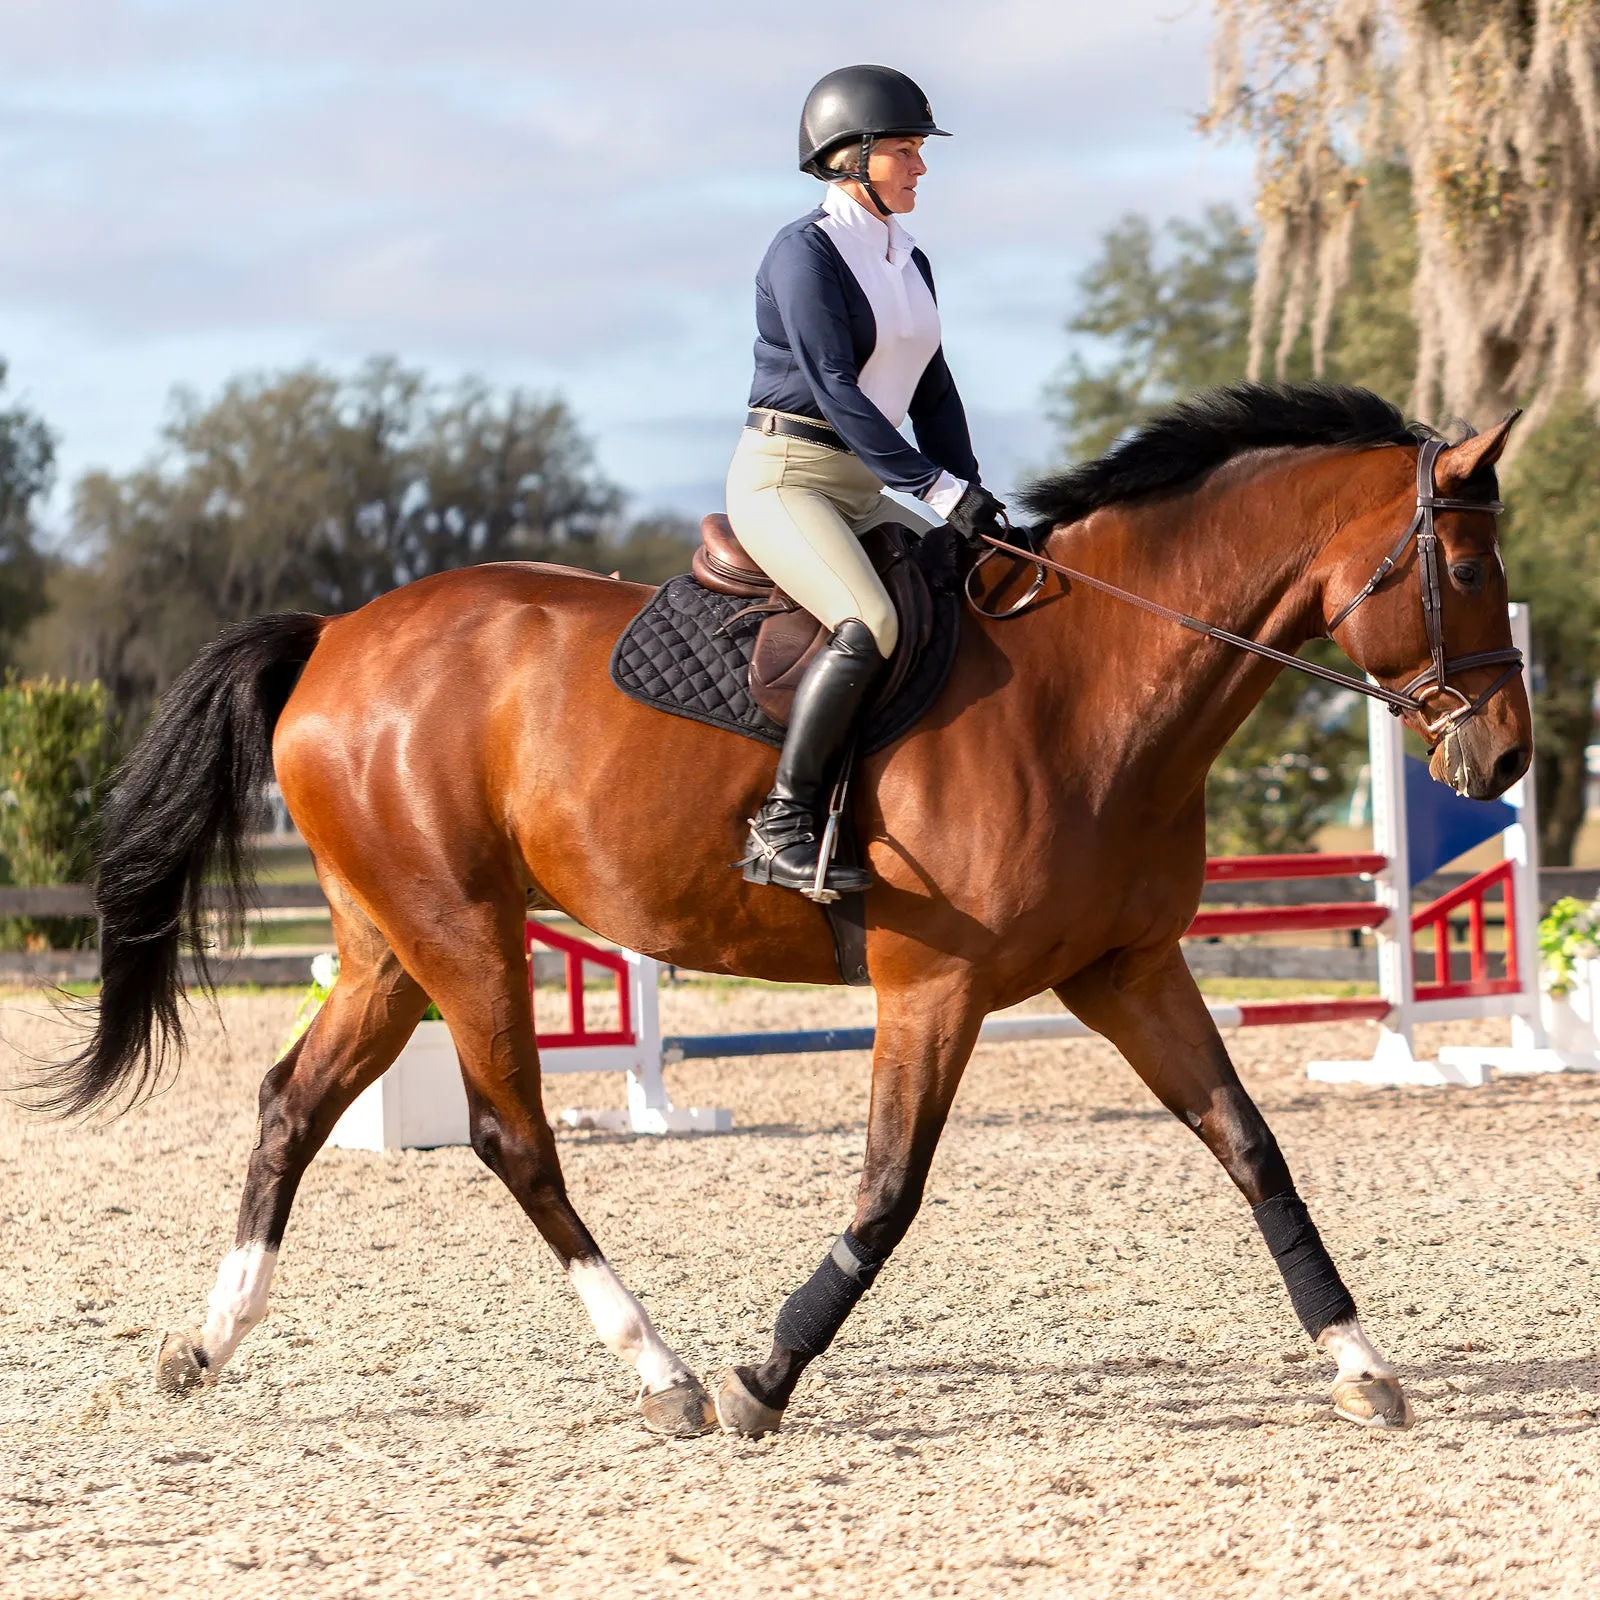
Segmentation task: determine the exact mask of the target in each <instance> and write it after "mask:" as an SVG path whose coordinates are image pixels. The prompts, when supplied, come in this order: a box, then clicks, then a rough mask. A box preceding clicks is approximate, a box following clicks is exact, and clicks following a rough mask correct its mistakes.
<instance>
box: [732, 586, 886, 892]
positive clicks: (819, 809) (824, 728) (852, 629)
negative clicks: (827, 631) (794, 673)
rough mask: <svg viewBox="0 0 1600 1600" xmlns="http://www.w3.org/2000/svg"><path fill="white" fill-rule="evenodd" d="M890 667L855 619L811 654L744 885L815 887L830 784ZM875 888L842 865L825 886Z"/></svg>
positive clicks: (754, 823) (867, 877)
mask: <svg viewBox="0 0 1600 1600" xmlns="http://www.w3.org/2000/svg"><path fill="white" fill-rule="evenodd" d="M884 666H885V662H884V659H883V657H882V656H881V655H879V654H878V646H877V644H876V643H875V642H874V640H873V637H872V633H871V630H870V629H869V628H868V627H867V625H866V623H864V622H860V621H858V620H857V619H856V618H854V617H848V618H846V620H845V621H843V622H841V623H840V624H839V626H838V627H837V628H836V629H835V630H834V633H833V637H832V638H831V639H830V640H829V641H828V643H827V644H826V645H825V646H824V647H823V648H822V649H821V650H819V651H818V652H817V653H816V655H815V657H813V659H812V662H811V665H810V666H809V667H807V668H806V674H805V676H804V677H803V678H802V679H801V680H800V687H799V688H798V689H796V690H795V692H794V708H793V710H791V711H790V713H789V728H788V732H787V733H786V734H785V736H784V741H783V753H782V754H781V755H780V756H779V757H778V779H777V782H776V783H774V784H773V786H772V792H771V793H770V794H769V795H768V796H767V798H766V799H765V800H764V801H763V802H762V805H761V809H760V810H759V811H758V812H756V814H755V815H754V816H753V817H752V818H751V819H750V843H749V851H748V853H747V854H746V856H745V858H744V860H743V861H742V862H740V866H742V867H743V868H744V876H745V879H746V881H748V882H750V883H773V884H777V885H778V887H779V888H782V889H798V890H800V891H801V892H802V893H803V892H806V891H808V890H810V889H811V888H812V886H813V885H814V884H815V882H816V879H817V856H818V853H819V852H820V850H821V845H822V814H823V811H824V809H825V808H826V806H827V801H828V785H829V781H830V780H831V778H832V777H833V770H834V767H835V766H836V765H837V763H838V761H839V758H840V756H841V755H842V754H843V752H844V748H845V745H846V744H847V743H848V742H849V738H850V729H851V726H852V725H853V724H854V722H855V719H856V716H857V715H858V713H859V712H860V710H861V707H862V704H863V703H864V702H865V700H866V698H867V693H868V691H869V690H870V689H871V688H872V685H873V683H874V682H875V681H876V679H877V676H878V674H879V673H880V672H882V671H883V668H884ZM871 886H872V875H871V874H870V873H868V872H866V871H864V870H863V869H862V868H860V867H844V866H840V865H838V864H837V863H834V864H832V865H830V866H829V868H828V876H827V879H826V881H825V883H824V887H825V888H826V889H830V890H832V891H833V892H834V893H835V894H857V893H859V892H860V891H861V890H863V889H867V888H870V887H871Z"/></svg>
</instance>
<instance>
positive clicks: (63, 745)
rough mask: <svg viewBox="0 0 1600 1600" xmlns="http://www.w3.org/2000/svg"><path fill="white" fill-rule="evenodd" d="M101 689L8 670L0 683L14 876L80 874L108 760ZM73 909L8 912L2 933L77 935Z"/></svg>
mask: <svg viewBox="0 0 1600 1600" xmlns="http://www.w3.org/2000/svg"><path fill="white" fill-rule="evenodd" d="M113 749H114V738H113V727H112V723H111V719H110V717H109V714H108V709H107V697H106V692H105V690H104V688H103V687H102V686H101V685H100V684H98V683H65V682H56V681H52V680H51V679H48V678H43V679H23V678H18V677H17V676H16V674H15V673H11V674H9V675H8V676H7V678H6V681H5V686H4V688H0V785H3V786H0V855H3V856H4V864H5V871H6V877H7V879H8V880H9V881H10V882H12V883H15V884H24V885H44V884H58V883H83V882H86V881H87V880H88V879H89V877H90V875H91V872H92V869H93V863H94V830H95V823H96V819H97V817H98V815H99V810H100V804H101V801H102V799H103V797H104V793H105V788H106V784H107V781H108V779H109V776H110V771H111V766H112V760H113ZM90 927H91V925H90V924H88V923H87V921H86V920H85V919H82V918H46V919H15V920H14V921H13V922H12V923H11V924H9V925H8V927H7V929H6V933H7V936H8V937H7V942H8V943H11V944H12V945H16V944H18V943H23V944H27V945H30V946H43V947H50V946H57V947H59V946H66V945H71V944H75V943H79V942H82V940H83V938H84V936H85V935H86V934H87V933H88V932H89V931H90Z"/></svg>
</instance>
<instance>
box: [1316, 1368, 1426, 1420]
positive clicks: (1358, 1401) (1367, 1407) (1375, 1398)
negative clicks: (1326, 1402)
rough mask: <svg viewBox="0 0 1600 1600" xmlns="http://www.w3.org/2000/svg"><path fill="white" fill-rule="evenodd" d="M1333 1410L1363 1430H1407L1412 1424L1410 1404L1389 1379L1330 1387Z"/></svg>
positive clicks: (1360, 1380) (1349, 1381)
mask: <svg viewBox="0 0 1600 1600" xmlns="http://www.w3.org/2000/svg"><path fill="white" fill-rule="evenodd" d="M1333 1409H1334V1412H1335V1414H1336V1415H1338V1416H1341V1417H1343V1418H1344V1419H1345V1421H1346V1422H1356V1423H1359V1424H1360V1425H1361V1426H1362V1427H1363V1428H1394V1429H1399V1428H1409V1427H1410V1426H1411V1424H1412V1422H1413V1421H1414V1420H1415V1418H1414V1417H1413V1416H1412V1412H1411V1402H1410V1401H1409V1400H1407V1399H1406V1396H1405V1391H1404V1390H1403V1389H1402V1388H1401V1387H1400V1385H1399V1383H1398V1382H1397V1381H1396V1380H1395V1379H1393V1378H1349V1379H1346V1380H1345V1381H1344V1382H1343V1383H1336V1384H1334V1386H1333Z"/></svg>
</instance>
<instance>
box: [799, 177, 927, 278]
mask: <svg viewBox="0 0 1600 1600" xmlns="http://www.w3.org/2000/svg"><path fill="white" fill-rule="evenodd" d="M822 209H823V210H824V211H826V212H827V213H828V215H829V216H830V217H832V218H833V220H834V221H835V222H837V223H838V224H839V226H840V227H841V228H845V229H848V230H849V231H850V232H851V233H855V234H858V235H859V236H860V237H861V239H862V240H863V242H865V243H866V244H868V245H869V246H870V247H871V249H872V253H873V255H875V256H876V257H877V258H878V260H880V261H884V260H886V261H888V263H889V265H890V266H893V267H903V266H904V265H905V264H906V262H907V261H909V260H910V259H911V252H912V251H913V250H914V249H916V245H917V241H916V240H915V239H913V238H912V237H911V235H910V234H909V233H907V232H906V230H905V229H904V228H903V227H901V225H900V219H899V217H897V216H895V215H894V213H893V212H891V213H890V214H889V216H888V218H887V219H885V218H882V217H879V216H877V215H876V214H875V213H874V212H871V211H868V210H867V208H866V207H865V206H864V205H862V204H861V203H860V202H859V201H858V200H856V199H855V198H854V197H852V196H851V195H848V194H846V193H845V191H844V185H843V184H839V183H830V184H829V185H828V187H827V189H826V190H825V191H824V193H823V196H822Z"/></svg>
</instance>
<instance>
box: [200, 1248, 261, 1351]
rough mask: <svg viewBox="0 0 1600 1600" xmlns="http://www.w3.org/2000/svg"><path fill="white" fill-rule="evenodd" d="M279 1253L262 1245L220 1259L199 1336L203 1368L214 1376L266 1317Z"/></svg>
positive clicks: (237, 1251) (236, 1251)
mask: <svg viewBox="0 0 1600 1600" xmlns="http://www.w3.org/2000/svg"><path fill="white" fill-rule="evenodd" d="M277 1264H278V1252H277V1251H276V1250H272V1249H269V1248H268V1247H267V1246H266V1245H264V1244H247V1245H245V1246H244V1247H243V1248H242V1249H238V1250H235V1251H233V1252H232V1253H231V1254H229V1255H227V1256H225V1257H224V1258H223V1262H222V1265H221V1266H220V1267H219V1268H218V1269H217V1286H216V1288H215V1289H213V1290H212V1291H211V1298H210V1299H209V1300H208V1301H207V1302H206V1303H207V1304H208V1305H209V1306H210V1308H211V1309H210V1311H209V1312H208V1313H207V1314H206V1325H205V1329H204V1331H203V1332H202V1333H201V1335H200V1348H201V1349H202V1350H204V1351H205V1355H206V1366H207V1368H208V1369H209V1370H210V1371H212V1372H215V1371H217V1369H218V1368H219V1367H221V1366H222V1364H223V1363H224V1362H225V1361H226V1360H227V1359H228V1357H229V1356H231V1355H232V1354H233V1352H234V1351H235V1349H237V1348H238V1344H239V1341H240V1340H241V1339H242V1338H244V1336H245V1335H246V1334H247V1333H248V1332H249V1331H250V1330H251V1329H252V1328H253V1327H255V1325H256V1324H257V1323H258V1322H259V1321H260V1320H261V1319H262V1318H263V1317H264V1316H266V1314H267V1288H268V1286H269V1285H270V1284H271V1282H272V1269H273V1268H274V1267H276V1266H277Z"/></svg>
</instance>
